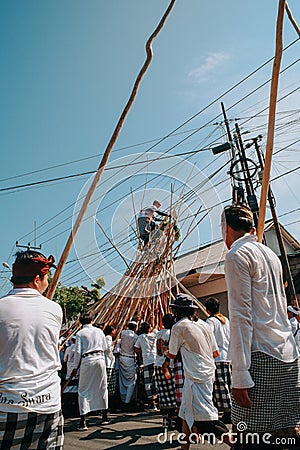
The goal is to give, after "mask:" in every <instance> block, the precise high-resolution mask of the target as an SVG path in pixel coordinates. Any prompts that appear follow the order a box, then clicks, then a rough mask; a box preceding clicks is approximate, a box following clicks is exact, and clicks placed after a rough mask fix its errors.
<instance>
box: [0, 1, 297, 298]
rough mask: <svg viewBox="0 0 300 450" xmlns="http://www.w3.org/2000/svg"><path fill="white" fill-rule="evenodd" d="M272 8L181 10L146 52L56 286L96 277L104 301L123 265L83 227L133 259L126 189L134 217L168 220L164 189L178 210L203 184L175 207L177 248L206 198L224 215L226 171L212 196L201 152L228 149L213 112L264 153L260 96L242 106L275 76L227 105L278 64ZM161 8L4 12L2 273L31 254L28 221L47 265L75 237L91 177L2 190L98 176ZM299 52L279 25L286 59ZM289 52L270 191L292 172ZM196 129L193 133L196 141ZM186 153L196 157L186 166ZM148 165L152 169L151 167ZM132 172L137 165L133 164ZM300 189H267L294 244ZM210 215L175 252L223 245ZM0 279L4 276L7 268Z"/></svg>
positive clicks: (222, 5)
mask: <svg viewBox="0 0 300 450" xmlns="http://www.w3.org/2000/svg"><path fill="white" fill-rule="evenodd" d="M277 3H278V2H276V1H274V0H264V1H263V2H262V1H258V0H253V1H252V2H241V1H239V0H228V1H226V2H224V1H221V0H210V1H209V2H204V1H203V0H184V1H183V0H177V2H176V4H175V7H174V9H173V11H172V12H171V15H170V17H169V18H168V20H167V22H166V24H165V26H164V29H163V30H162V31H161V33H160V34H159V36H158V37H157V38H156V40H155V41H154V44H153V52H154V55H153V61H152V63H151V65H150V68H149V69H148V71H147V73H146V75H145V77H144V79H143V81H142V83H141V86H140V89H139V92H138V95H137V97H136V100H135V102H134V105H133V107H132V109H131V111H130V113H129V115H128V117H127V119H126V122H125V124H124V126H123V129H122V131H121V133H120V135H119V138H118V141H117V143H116V145H115V148H114V151H113V153H112V155H111V158H110V162H109V166H108V167H110V169H109V170H107V171H106V172H105V175H104V177H103V180H102V182H101V183H100V186H99V188H98V189H97V193H96V195H95V198H94V206H93V207H92V208H91V211H90V214H89V216H90V217H89V216H87V219H86V222H85V224H84V225H83V227H82V230H80V233H79V237H78V242H77V243H76V248H77V254H76V252H75V251H74V249H73V250H72V252H71V254H70V258H69V262H68V264H67V265H66V269H65V271H64V273H63V276H62V282H64V283H65V284H76V285H77V284H78V285H81V284H85V285H89V283H90V279H91V278H95V277H96V276H98V275H103V276H104V278H105V279H106V281H107V287H108V288H109V287H111V286H112V285H113V284H114V283H115V282H116V281H117V280H118V278H119V277H120V275H121V274H122V273H123V270H124V264H123V262H122V260H121V259H120V258H118V255H116V254H115V252H114V251H113V250H111V249H110V248H109V247H110V246H109V245H108V243H107V241H106V239H105V237H104V236H103V234H102V233H101V231H100V230H99V229H98V228H97V226H96V225H95V222H94V219H93V215H94V214H95V215H97V219H98V220H99V221H100V223H101V224H102V226H103V227H104V228H105V229H106V230H107V232H108V233H109V235H110V236H111V237H112V239H114V240H115V242H116V243H118V245H120V248H121V251H122V252H124V254H126V256H127V257H130V256H131V255H132V254H133V252H134V247H133V246H134V242H133V243H131V244H130V235H131V228H130V226H129V225H128V223H130V221H131V220H132V218H133V208H132V196H131V190H132V191H133V198H134V203H135V207H136V209H139V207H140V205H141V204H142V203H143V204H146V203H149V202H152V200H153V199H154V198H156V197H159V198H160V199H162V200H163V206H164V207H165V208H168V207H169V205H170V189H171V188H170V186H171V184H174V186H175V194H174V198H177V200H178V199H179V197H180V196H181V197H182V196H184V192H185V191H184V187H183V186H184V185H185V184H187V190H189V189H192V190H196V191H197V186H198V185H199V184H200V185H201V188H199V190H198V191H197V195H198V199H197V195H196V196H195V198H194V199H193V201H192V200H191V199H189V200H187V201H184V202H183V204H184V206H183V207H182V210H181V213H182V214H183V216H184V221H183V222H182V224H181V227H182V235H184V233H185V232H186V231H187V229H188V227H189V225H190V223H189V220H192V219H190V216H193V215H194V216H195V214H196V212H197V210H198V208H199V207H200V206H201V203H203V205H206V207H207V208H211V206H212V205H213V204H214V203H215V202H216V199H219V200H220V201H221V202H222V201H223V202H225V201H226V199H227V198H228V197H229V196H230V180H229V177H228V175H227V174H226V171H227V170H228V165H227V166H226V167H225V168H224V169H223V170H222V171H220V173H218V174H217V175H216V176H215V177H214V178H212V180H211V185H210V184H209V181H208V179H207V180H206V177H208V178H210V176H211V174H212V173H213V172H214V171H216V170H217V169H218V168H220V167H221V166H223V165H224V164H225V163H226V161H227V162H228V158H229V155H226V154H223V155H221V156H220V157H218V158H216V157H213V156H212V154H211V152H210V151H208V150H206V151H203V152H202V151H200V150H201V149H207V148H209V147H210V146H212V145H214V144H216V143H220V142H224V140H225V138H224V127H222V126H221V125H220V122H221V121H222V117H221V116H219V117H218V115H220V113H221V109H220V101H224V103H225V106H226V108H228V117H229V118H230V119H236V118H237V119H238V123H239V124H240V125H241V129H242V132H245V133H247V135H246V134H245V139H247V138H251V137H254V136H257V135H258V134H262V135H263V141H262V147H263V149H264V145H265V142H266V123H267V110H266V108H267V106H268V95H269V84H266V85H265V86H263V87H261V88H260V89H258V90H257V91H256V92H254V93H253V94H251V95H249V96H248V97H247V98H246V99H244V100H243V97H245V96H246V95H248V94H250V92H251V91H253V90H256V89H257V88H258V87H259V86H260V85H262V84H263V83H264V82H266V81H267V80H268V79H269V78H270V76H271V71H272V65H271V63H269V64H266V66H265V67H264V68H262V69H261V70H259V71H257V72H256V73H255V74H254V75H252V76H251V77H249V78H248V79H247V80H246V81H245V82H243V83H242V84H241V85H239V86H238V87H237V88H235V89H233V90H232V91H231V92H230V93H229V94H227V95H223V93H225V92H226V91H227V90H229V89H231V88H232V87H233V86H235V85H236V84H237V83H239V82H240V81H241V80H242V79H243V78H244V77H247V76H248V75H249V74H250V73H252V71H254V70H255V69H257V68H258V67H259V66H261V65H262V64H263V63H265V62H266V61H268V60H269V59H270V58H272V56H273V55H274V46H275V25H276V16H277ZM167 5H168V2H167V1H164V0H159V1H158V0H151V2H149V1H148V2H147V1H141V0H131V1H127V2H125V1H124V0H123V1H122V0H110V1H104V0H89V1H83V0H72V1H70V0H69V1H67V0H63V1H61V0H59V1H58V0H51V1H47V2H40V1H37V0H31V1H30V2H22V1H20V0H16V1H14V2H1V4H0V52H1V71H0V89H1V110H0V116H1V117H0V142H1V155H2V164H1V173H0V189H2V190H1V191H0V202H1V211H2V214H1V218H2V220H1V224H0V229H1V243H0V260H1V262H3V261H8V262H9V263H10V264H11V263H12V260H13V254H14V252H15V251H16V247H15V242H16V241H19V242H20V243H21V244H24V245H25V244H27V242H31V244H33V239H34V233H33V229H34V221H36V224H37V230H36V232H37V244H40V243H42V247H43V248H42V249H43V252H45V253H46V254H50V253H53V254H54V255H55V257H56V259H58V258H59V256H60V254H61V252H62V250H63V248H64V245H65V242H66V240H67V237H68V234H69V232H70V229H71V226H72V216H73V213H74V211H76V207H75V206H74V205H76V204H78V199H79V198H80V196H81V195H82V194H80V193H81V190H82V189H84V185H85V183H86V182H88V180H89V177H88V176H87V175H86V176H81V177H76V178H73V179H67V180H63V181H56V182H48V183H43V184H41V185H38V186H32V187H24V188H16V189H12V190H5V189H7V188H9V187H14V186H19V185H23V184H27V183H35V182H38V181H42V180H49V179H53V178H57V177H64V176H67V175H72V174H78V173H84V172H88V171H93V170H95V169H96V168H97V166H98V164H99V162H100V160H101V156H102V154H103V152H104V150H105V148H106V145H107V143H108V141H109V139H110V136H111V134H112V132H113V130H114V127H115V125H116V123H117V120H118V118H119V116H120V114H121V112H122V110H123V107H124V105H125V103H126V102H127V99H128V97H129V95H130V92H131V89H132V86H133V83H134V80H135V78H136V76H137V73H138V71H139V69H140V67H141V66H142V64H143V62H144V58H145V43H146V40H147V39H148V37H149V36H150V34H151V33H152V31H153V30H154V28H155V27H156V25H157V23H158V21H159V20H160V18H161V16H162V15H163V13H164V11H165V9H166V8H167ZM289 6H290V9H291V11H292V13H293V15H294V17H295V19H296V20H297V22H298V23H300V4H299V1H298V0H290V1H289ZM296 39H297V35H296V33H295V31H294V29H293V28H292V26H291V24H290V22H289V21H288V19H287V17H285V26H284V44H285V46H287V45H288V44H290V43H292V42H293V41H294V40H296ZM299 45H300V43H299V41H298V42H296V43H294V44H293V45H291V47H290V48H289V49H287V50H286V51H285V52H284V54H283V60H282V68H285V67H288V66H289V65H291V67H290V68H289V69H287V70H286V71H285V72H284V73H283V74H282V75H281V78H280V86H279V87H280V92H279V98H281V97H286V98H284V99H283V100H281V101H280V102H279V103H278V109H277V111H278V115H277V129H276V139H275V147H274V159H273V166H272V177H273V178H274V177H276V178H277V177H279V176H280V175H281V174H284V173H286V172H288V171H290V170H293V169H295V168H296V167H298V166H299V160H300V158H299V143H297V139H298V136H299V119H300V116H299V110H298V107H299V90H297V88H298V87H299V68H298V65H297V63H296V62H295V61H296V60H297V59H298V55H299ZM293 91H294V92H293ZM219 97H220V99H219V100H218V101H215V100H216V99H218V98H219ZM210 103H212V105H211V106H210V107H207V105H209V104H210ZM235 104H236V105H235ZM232 105H235V106H232ZM202 109H204V111H203V112H202V113H201V114H197V113H198V112H199V111H201V110H202ZM258 113H259V114H258ZM257 114H258V116H257V117H256V118H253V116H255V115H257ZM194 115H196V116H195V118H194V119H193V120H190V119H191V118H192V117H193V116H194ZM185 122H187V123H186V125H184V126H181V125H182V124H184V123H185ZM216 123H217V124H218V125H216ZM204 125H205V126H204ZM179 126H181V127H180V128H179V130H178V131H177V132H176V133H174V134H172V135H171V136H170V137H168V138H166V139H164V140H163V141H162V142H160V143H159V144H158V141H159V139H160V138H162V137H164V136H167V135H169V134H170V133H171V132H172V131H173V130H175V129H177V128H178V127H179ZM233 126H234V122H232V127H233ZM196 129H199V131H198V132H195V133H194V134H192V133H193V131H192V130H196ZM190 135H191V136H190ZM189 136H190V137H189ZM154 145H155V147H153V148H152V149H151V147H152V146H154ZM287 146H289V147H287ZM285 147H287V149H285V150H282V151H280V150H281V149H283V148H285ZM150 149H151V150H150ZM196 150H199V152H197V153H194V154H188V153H187V152H191V151H196ZM276 151H277V152H278V154H275V152H276ZM151 152H152V153H151ZM182 153H185V155H184V156H181V157H179V156H174V157H173V159H172V158H169V159H168V158H165V159H162V160H160V159H159V163H157V159H158V158H160V156H163V155H170V154H171V155H177V154H182ZM249 156H251V154H250V155H249ZM136 158H139V159H137V160H136V161H135V163H134V160H135V159H136ZM174 158H175V159H174ZM178 158H179V160H178ZM152 160H156V163H153V164H151V161H152ZM76 161H77V162H76ZM140 161H144V162H143V163H140V164H137V163H138V162H140ZM132 163H134V164H132ZM135 164H136V165H135ZM120 166H121V167H120ZM113 167H116V168H115V169H114V168H113ZM134 167H136V170H135V171H134V170H133V169H132V168H134ZM26 174H27V175H26ZM298 179H299V171H297V170H295V171H294V172H292V173H291V174H289V175H286V176H285V177H282V178H277V179H276V180H275V181H274V183H273V184H272V187H273V191H274V193H275V196H276V199H277V211H278V214H279V216H281V218H280V220H281V222H282V223H283V224H284V225H286V226H287V229H288V230H289V231H290V232H291V233H293V234H294V236H295V237H296V238H297V239H299V240H300V232H299V224H298V223H297V220H298V217H299V210H297V209H298V208H299V206H300V205H299V196H298V194H297V188H298V184H299V183H298ZM199 180H200V181H199ZM205 180H206V181H205ZM145 183H146V190H145V188H144V184H145ZM219 183H221V184H219ZM205 186H206V187H207V189H206V188H205ZM205 189H206V191H205ZM204 191H205V192H204ZM258 194H259V191H258ZM176 196H177V197H176ZM184 198H186V197H184ZM178 201H179V200H178ZM79 203H80V200H79ZM179 203H180V201H179ZM202 209H203V210H204V209H205V206H203V207H202ZM294 209H295V210H296V211H295V212H294V213H290V211H291V210H294ZM268 214H269V213H268ZM218 215H219V209H218V208H215V209H213V210H212V211H211V212H210V214H209V215H208V216H207V217H206V218H205V219H204V220H203V221H202V222H201V224H200V225H199V226H198V227H197V226H195V227H194V231H193V233H192V234H191V236H190V238H189V239H187V240H186V241H185V243H184V245H182V251H183V252H184V251H188V250H190V249H191V248H196V247H198V246H200V245H202V244H204V243H207V242H210V241H211V240H214V239H216V238H217V237H220V230H219V217H218ZM121 219H124V220H123V221H122V220H121ZM196 222H197V220H196ZM196 222H195V221H194V225H195V223H196ZM85 227H87V228H85ZM128 242H129V246H128V245H127V244H128ZM99 249H100V250H99ZM99 252H100V256H99ZM91 255H92V256H91ZM77 257H79V259H80V260H81V264H82V265H83V268H82V266H81V265H80V264H79V263H78V261H76V259H77ZM100 260H101V262H99V261H100ZM103 260H104V261H105V263H103ZM72 261H73V262H72ZM0 275H1V277H6V276H7V275H9V274H8V273H7V272H5V269H4V268H3V271H2V269H1V274H0ZM8 288H9V282H8V281H7V279H6V278H0V294H4V293H5V292H6V291H7V290H8Z"/></svg>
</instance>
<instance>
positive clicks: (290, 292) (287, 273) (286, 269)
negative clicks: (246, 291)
mask: <svg viewBox="0 0 300 450" xmlns="http://www.w3.org/2000/svg"><path fill="white" fill-rule="evenodd" d="M261 138H262V136H258V137H256V138H253V139H252V143H250V144H247V147H248V148H249V147H250V146H251V145H252V144H254V146H255V150H256V154H257V158H258V162H259V165H260V169H261V170H262V171H263V170H264V158H263V155H262V153H261V151H260V147H259V145H258V141H259V140H261ZM268 202H269V205H270V209H271V213H272V218H273V223H274V227H275V231H276V236H277V240H278V245H279V250H280V256H281V264H282V270H283V279H284V282H285V285H286V296H287V303H288V304H291V303H292V304H294V303H297V297H296V291H295V286H294V281H293V277H292V274H291V269H290V264H289V260H288V257H287V253H286V250H285V246H284V242H283V238H282V233H281V229H280V225H279V222H278V218H277V214H276V210H275V203H274V196H273V193H272V190H271V187H270V186H269V189H268Z"/></svg>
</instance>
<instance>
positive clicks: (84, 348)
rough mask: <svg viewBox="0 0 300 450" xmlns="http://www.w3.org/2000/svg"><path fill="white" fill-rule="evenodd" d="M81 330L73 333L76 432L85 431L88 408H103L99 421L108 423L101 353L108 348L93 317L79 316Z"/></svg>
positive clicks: (105, 385) (85, 314)
mask: <svg viewBox="0 0 300 450" xmlns="http://www.w3.org/2000/svg"><path fill="white" fill-rule="evenodd" d="M80 323H81V325H82V329H81V330H80V331H78V332H77V334H76V345H75V358H74V367H75V368H74V369H73V372H72V376H75V375H76V374H77V371H78V368H79V366H80V374H79V384H78V403H79V412H80V419H81V420H80V425H79V427H78V429H79V430H80V431H86V430H87V429H88V428H87V423H86V415H87V414H88V413H89V412H91V411H99V410H102V411H103V422H102V424H103V425H104V424H106V423H108V422H109V421H108V419H107V409H108V390H107V375H106V365H105V358H104V352H105V351H106V350H107V349H108V346H107V341H106V339H105V335H104V333H103V331H102V330H100V328H96V327H94V326H93V316H92V315H91V314H89V313H84V314H82V315H81V317H80Z"/></svg>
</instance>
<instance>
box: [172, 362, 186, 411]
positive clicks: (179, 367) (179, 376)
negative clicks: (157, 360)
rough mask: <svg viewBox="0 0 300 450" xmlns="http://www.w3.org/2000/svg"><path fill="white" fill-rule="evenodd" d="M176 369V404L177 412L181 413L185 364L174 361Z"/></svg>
mask: <svg viewBox="0 0 300 450" xmlns="http://www.w3.org/2000/svg"><path fill="white" fill-rule="evenodd" d="M174 367H175V376H174V379H175V390H176V403H177V411H179V408H180V405H181V400H182V392H183V385H184V372H183V364H182V360H181V359H175V361H174Z"/></svg>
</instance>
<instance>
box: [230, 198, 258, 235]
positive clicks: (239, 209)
mask: <svg viewBox="0 0 300 450" xmlns="http://www.w3.org/2000/svg"><path fill="white" fill-rule="evenodd" d="M224 214H225V217H226V223H227V225H229V226H230V227H231V228H232V229H233V230H235V231H241V230H243V231H246V233H249V232H250V231H251V228H252V226H253V213H252V211H251V208H250V207H249V206H248V205H247V204H246V203H234V204H233V205H230V206H226V207H225V208H224Z"/></svg>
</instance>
